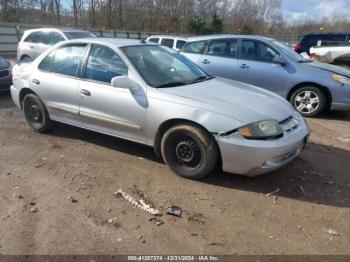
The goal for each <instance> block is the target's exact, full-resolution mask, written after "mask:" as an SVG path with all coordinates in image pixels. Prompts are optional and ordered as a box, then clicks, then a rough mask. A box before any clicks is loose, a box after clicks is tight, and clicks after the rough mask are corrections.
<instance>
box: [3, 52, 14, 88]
mask: <svg viewBox="0 0 350 262" xmlns="http://www.w3.org/2000/svg"><path fill="white" fill-rule="evenodd" d="M11 84H12V77H11V63H10V62H9V61H7V60H6V59H5V58H3V57H1V56H0V92H2V91H8V90H9V89H10V86H11Z"/></svg>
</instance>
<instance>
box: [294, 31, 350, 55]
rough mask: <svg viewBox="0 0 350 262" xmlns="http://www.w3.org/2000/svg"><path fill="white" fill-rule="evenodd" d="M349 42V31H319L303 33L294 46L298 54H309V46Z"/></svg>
mask: <svg viewBox="0 0 350 262" xmlns="http://www.w3.org/2000/svg"><path fill="white" fill-rule="evenodd" d="M349 42H350V33H319V34H308V35H304V36H303V37H302V38H301V40H300V42H299V43H298V44H296V45H295V46H294V51H295V52H297V53H298V54H301V53H307V54H308V55H310V48H311V47H313V46H317V45H318V43H319V45H323V46H327V45H331V46H332V45H333V46H335V45H344V44H346V43H349Z"/></svg>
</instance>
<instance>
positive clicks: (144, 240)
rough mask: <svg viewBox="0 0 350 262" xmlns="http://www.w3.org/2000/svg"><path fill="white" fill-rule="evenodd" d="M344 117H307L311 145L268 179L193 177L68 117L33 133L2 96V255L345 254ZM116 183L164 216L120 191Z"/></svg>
mask: <svg viewBox="0 0 350 262" xmlns="http://www.w3.org/2000/svg"><path fill="white" fill-rule="evenodd" d="M349 121H350V113H345V112H333V113H331V114H327V115H326V116H324V117H321V118H318V119H309V120H308V122H309V124H310V126H311V129H312V135H311V141H310V144H309V145H308V146H307V148H306V150H305V151H304V152H303V153H302V155H301V156H300V157H299V158H298V159H296V160H295V161H294V162H292V163H291V164H289V165H288V166H286V167H284V168H282V169H281V170H279V171H276V172H274V173H272V174H270V175H265V176H262V177H258V178H255V179H249V178H245V177H240V176H236V175H232V174H223V173H220V172H216V173H214V174H212V175H211V176H210V177H208V178H207V179H205V180H202V181H190V180H185V179H181V178H179V177H176V176H175V175H174V174H172V173H171V172H170V171H169V169H168V168H167V167H166V166H165V165H164V164H163V163H162V162H161V161H160V160H159V159H157V158H156V156H155V155H154V153H153V150H152V149H151V148H148V147H145V146H141V145H138V144H134V143H131V142H127V141H123V140H120V139H116V138H113V137H108V136H105V135H101V134H96V133H93V132H89V131H85V130H82V129H79V128H75V127H70V126H66V125H61V124H57V125H56V128H55V129H54V131H52V132H50V133H48V134H45V135H42V134H36V133H34V132H33V131H32V130H31V129H30V128H29V127H28V125H27V124H26V122H25V119H24V117H23V115H22V112H21V111H19V110H17V109H16V108H14V106H13V104H12V102H11V101H10V97H9V95H8V94H2V95H0V254H51V255H54V254H349V247H350V227H349V221H350V209H349V207H350V176H349V174H350V124H349V123H350V122H349ZM120 188H121V189H123V190H124V191H126V192H128V193H129V194H132V195H133V196H138V195H141V196H144V198H145V199H147V200H148V201H150V202H152V203H153V204H154V205H155V206H156V208H157V209H159V210H160V211H162V212H163V214H164V215H163V217H161V218H160V219H161V220H162V221H163V222H164V224H163V225H159V226H156V225H155V222H154V221H150V218H151V216H150V215H148V214H146V213H144V212H143V211H141V210H140V209H137V208H135V207H133V206H132V205H131V204H130V203H129V202H127V201H125V200H123V199H121V198H116V197H115V196H114V192H115V191H117V190H118V189H120ZM277 188H278V189H279V192H277V193H276V194H274V195H273V196H267V195H266V194H267V193H269V192H273V191H275V190H276V189H277ZM169 205H177V206H180V207H182V209H183V213H182V217H181V218H176V217H172V216H169V215H166V214H165V209H166V207H167V206H169Z"/></svg>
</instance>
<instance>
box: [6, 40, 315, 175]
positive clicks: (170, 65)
mask: <svg viewBox="0 0 350 262" xmlns="http://www.w3.org/2000/svg"><path fill="white" fill-rule="evenodd" d="M13 81H14V83H13V86H12V87H11V95H12V99H13V101H14V103H15V104H16V105H17V106H18V107H19V108H21V109H23V111H24V115H25V117H26V119H27V121H28V124H29V125H30V126H31V127H32V128H33V129H34V130H35V131H37V132H46V131H48V130H49V128H50V127H51V126H52V121H59V122H63V123H66V124H70V125H74V126H78V127H82V128H85V129H89V130H94V131H97V132H101V133H104V134H109V135H112V136H116V137H120V138H124V139H128V140H131V141H134V142H138V143H142V144H145V145H149V146H152V147H154V149H155V152H156V153H157V154H158V155H159V156H162V158H163V160H164V161H165V163H166V164H168V166H169V167H170V168H171V169H172V170H173V171H174V172H175V173H176V174H177V175H179V176H182V177H186V178H191V179H198V178H202V177H204V176H207V175H209V174H210V173H211V172H212V171H213V170H214V168H215V167H216V166H217V165H218V164H220V162H221V166H222V169H223V170H224V171H226V172H230V173H235V174H241V175H247V176H256V175H260V174H263V173H267V172H270V171H272V170H275V169H278V168H280V167H282V166H284V165H285V164H287V163H288V162H290V161H291V160H293V159H294V158H296V157H297V156H298V155H299V154H300V152H301V151H302V149H303V148H304V145H305V143H306V140H307V137H308V135H309V128H308V126H307V124H306V122H305V121H304V119H303V118H302V117H301V116H300V114H299V113H297V112H296V111H295V110H294V109H293V108H292V106H291V105H290V104H289V103H288V102H286V101H285V100H284V99H283V98H281V97H279V96H278V95H275V94H273V93H271V92H269V91H266V90H263V89H260V88H257V87H254V86H251V85H247V84H243V83H240V82H235V81H232V80H227V79H222V78H218V77H216V78H214V77H212V76H210V75H208V74H206V73H205V72H204V71H203V70H202V69H200V68H199V67H198V66H196V65H195V64H193V63H192V62H191V61H190V60H188V59H187V58H185V57H184V56H183V55H181V54H179V53H177V52H175V51H173V50H171V49H169V48H166V47H161V46H158V45H152V44H143V43H141V42H140V41H137V40H121V39H119V40H117V39H84V40H72V41H66V42H63V43H60V44H57V45H56V46H54V47H52V48H51V49H49V50H47V51H46V52H45V53H43V54H42V55H41V56H39V57H38V58H37V59H36V60H34V61H33V62H31V63H23V64H21V65H16V66H15V67H14V69H13Z"/></svg>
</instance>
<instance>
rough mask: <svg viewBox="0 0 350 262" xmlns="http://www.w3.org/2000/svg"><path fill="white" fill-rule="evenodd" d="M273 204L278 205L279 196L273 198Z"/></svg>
mask: <svg viewBox="0 0 350 262" xmlns="http://www.w3.org/2000/svg"><path fill="white" fill-rule="evenodd" d="M273 204H274V205H277V196H273Z"/></svg>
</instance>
